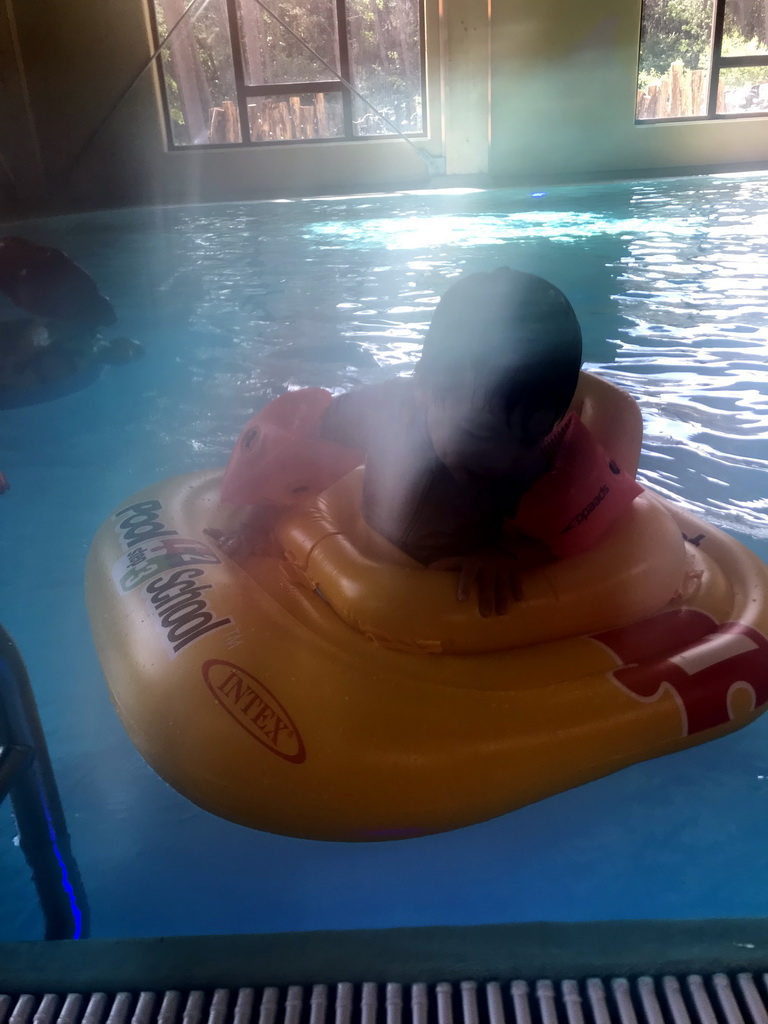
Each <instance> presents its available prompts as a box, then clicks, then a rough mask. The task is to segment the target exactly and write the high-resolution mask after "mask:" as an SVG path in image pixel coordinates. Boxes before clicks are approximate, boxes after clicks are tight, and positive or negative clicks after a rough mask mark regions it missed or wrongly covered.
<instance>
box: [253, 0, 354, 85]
mask: <svg viewBox="0 0 768 1024" xmlns="http://www.w3.org/2000/svg"><path fill="white" fill-rule="evenodd" d="M265 3H266V6H267V7H268V8H269V9H270V10H273V11H274V12H275V13H276V14H277V15H279V17H280V18H281V19H282V20H283V21H284V22H285V24H286V25H289V26H290V27H291V29H292V30H293V31H294V32H295V33H296V35H297V36H298V37H299V39H296V38H295V37H294V36H292V35H291V33H290V32H288V31H287V30H286V29H285V28H283V26H282V25H281V24H280V23H279V22H278V21H276V20H275V18H273V17H272V15H270V14H268V13H267V11H265V10H264V9H263V8H262V7H260V6H259V4H257V3H256V0H238V8H239V13H240V30H241V32H242V36H243V64H244V67H245V81H246V83H247V84H248V85H290V84H291V83H293V82H327V81H329V80H333V79H334V78H336V76H337V75H338V70H339V53H338V45H337V38H338V33H337V31H336V4H335V2H334V0H313V2H312V3H311V4H310V3H304V4H299V3H293V2H290V0H283V2H281V0H265ZM300 40H301V41H300ZM312 50H314V51H315V53H317V54H318V55H319V56H320V57H322V58H323V60H325V61H327V62H328V64H330V66H331V68H332V69H334V70H333V71H332V70H331V69H329V68H327V67H326V66H325V65H324V64H323V62H322V61H321V60H318V59H317V57H315V56H314V55H313V54H312ZM334 71H335V74H334Z"/></svg>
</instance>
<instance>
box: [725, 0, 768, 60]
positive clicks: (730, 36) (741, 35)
mask: <svg viewBox="0 0 768 1024" xmlns="http://www.w3.org/2000/svg"><path fill="white" fill-rule="evenodd" d="M767 35H768V6H766V0H726V3H725V24H724V26H723V55H724V56H726V57H751V56H754V55H766V56H768V45H767V42H768V41H767V40H766V36H767Z"/></svg>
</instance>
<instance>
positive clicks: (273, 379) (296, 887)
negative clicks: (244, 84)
mask: <svg viewBox="0 0 768 1024" xmlns="http://www.w3.org/2000/svg"><path fill="white" fill-rule="evenodd" d="M12 232H16V233H19V234H23V235H25V237H28V238H30V239H31V240H32V241H37V242H45V243H46V244H50V245H54V246H58V247H60V248H63V249H64V250H65V251H67V252H68V253H69V254H70V255H71V256H72V257H73V258H74V259H76V260H77V261H78V262H79V263H81V264H82V265H83V266H84V267H86V269H88V270H89V271H90V272H91V273H93V274H94V276H95V277H96V278H97V280H98V281H99V284H100V286H101V288H102V290H103V291H104V292H105V293H106V294H107V295H109V296H110V298H111V299H112V300H113V302H114V304H115V306H116V308H117V310H118V314H119V316H120V324H119V325H118V329H117V330H118V332H119V333H125V334H129V335H130V336H132V337H135V338H138V339H139V340H141V341H142V342H143V343H144V344H145V346H146V350H147V354H146V357H145V358H144V359H142V360H140V361H138V362H136V363H133V364H130V365H126V366H115V367H106V368H105V370H104V372H103V373H102V376H101V379H100V380H98V381H97V382H96V383H95V384H93V385H91V386H89V387H87V388H84V389H83V390H80V391H77V392H74V393H72V394H70V395H67V396H64V397H61V398H59V399H57V400H56V401H53V402H49V403H45V404H39V405H31V406H28V407H23V408H17V409H7V410H2V411H0V453H1V456H0V469H2V470H4V471H5V473H6V474H7V476H8V478H9V480H10V482H11V485H12V490H11V491H10V492H9V493H8V494H7V495H5V496H3V497H2V498H1V499H0V511H1V512H2V516H3V519H2V524H3V531H2V533H3V539H2V545H3V557H2V566H3V573H2V579H1V580H0V597H1V598H2V600H1V602H0V608H2V622H3V624H4V625H5V626H6V628H7V629H8V630H9V632H10V633H11V635H12V636H13V637H14V638H15V640H16V642H17V644H18V646H19V648H20V650H21V653H22V655H23V657H24V659H25V661H26V663H27V667H28V669H29V673H30V676H31V679H32V682H33V685H34V687H35V691H36V694H37V698H38V702H39V706H40V712H41V717H42V720H43V724H44V726H45V729H46V733H47V736H48V742H49V746H50V750H51V755H52V759H53V763H54V768H55V770H56V774H57V779H58V783H59V788H60V791H61V795H62V799H63V803H64V808H65V811H66V813H67V816H68V822H69V828H70V833H71V836H72V845H73V849H74V852H75V855H76V857H77V860H78V863H79V866H80V870H81V873H82V876H83V880H84V883H85V887H86V890H87V892H88V897H89V901H90V905H91V918H92V934H93V935H94V936H102V937H107V936H142V935H143V936H151V935H172V934H178V935H184V934H204V933H237V932H272V931H288V930H308V929H321V928H337V929H345V928H376V927H394V926H407V925H428V924H478V923H490V922H504V921H518V922H524V921H536V920H551V921H556V920H566V921H581V920H601V919H622V918H656V919H659V918H708V917H718V916H729V917H730V916H757V915H766V914H768V891H766V888H765V886H764V885H763V884H762V878H763V877H764V874H765V871H766V868H768V716H764V717H763V718H761V719H760V720H759V721H758V722H756V723H755V724H753V725H751V726H750V727H749V728H747V729H746V730H743V731H741V732H738V733H736V734H734V735H732V736H730V737H727V738H725V739H722V740H718V741H716V742H714V743H710V744H707V745H705V746H703V747H700V748H696V749H693V750H690V751H686V752H682V753H678V754H675V755H672V756H669V757H666V758H663V759H661V760H657V761H654V762H650V763H648V764H642V765H637V766H635V767H633V768H630V769H627V770H625V771H623V772H621V773H619V774H617V775H614V776H611V777H609V778H606V779H602V780H600V781H598V782H594V783H591V784H589V785H587V786H584V787H581V788H580V789H576V790H573V791H571V792H569V793H564V794H561V795H559V796H557V797H554V798H551V799H549V800H546V801H544V802H542V803H539V804H536V805H534V806H532V807H528V808H524V809H523V810H520V811H517V812H515V813H513V814H509V815H506V816H504V817H502V818H499V819H496V820H494V821H490V822H485V823H483V824H480V825H475V826H473V827H471V828H467V829H462V830H459V831H456V832H452V833H448V834H445V835H439V836H429V837H426V838H423V839H412V840H406V841H403V842H399V843H372V844H364V845H359V844H354V845H344V844H328V843H317V842H311V841H307V840H298V839H288V838H285V837H280V836H272V835H266V834H262V833H258V832H252V831H248V830H246V829H243V828H240V827H238V826H235V825H232V824H229V823H228V822H224V821H220V820H219V819H217V818H215V817H213V816H211V815H208V814H206V813H204V812H203V811H200V810H198V809H197V808H196V807H194V806H193V805H191V804H190V803H188V802H187V801H185V800H184V799H183V798H182V797H180V796H178V795H177V794H176V793H175V792H173V791H172V790H171V789H170V788H169V787H168V786H166V785H165V784H164V783H163V782H161V781H160V779H158V778H157V776H155V775H154V773H153V772H152V771H151V770H150V769H149V768H148V767H147V766H146V765H145V764H144V762H143V761H142V760H141V758H140V757H139V755H138V754H137V753H136V752H135V751H134V748H133V746H132V745H131V744H130V742H129V741H128V739H127V737H126V735H125V733H124V732H123V730H122V727H121V725H120V723H119V721H118V719H117V716H116V714H115V713H114V711H113V710H112V707H111V705H110V702H109V699H108V696H107V691H106V686H105V684H104V681H103V678H102V675H101V671H100V668H99V665H98V662H97V659H96V655H95V652H94V650H93V646H92V643H91V639H90V631H89V627H88V622H87V618H86V614H85V608H84V601H83V594H82V581H83V565H84V560H85V554H86V551H87V548H88V545H89V544H90V541H91V538H92V537H93V534H94V532H95V530H96V528H97V527H98V525H99V523H100V522H101V521H102V520H103V519H104V517H105V516H106V514H107V513H108V512H109V511H110V509H111V508H112V507H114V506H116V505H117V504H118V503H119V502H120V501H121V500H122V499H124V498H126V497H127V496H129V495H130V494H131V493H133V492H134V491H136V490H138V489H139V488H141V487H143V486H146V485H147V484H150V483H152V482H153V481H156V480H160V479H162V478H164V477H167V476H171V475H174V474H177V473H185V472H189V471H192V470H195V469H201V468H204V467H207V466H211V465H218V464H222V463H223V462H224V461H225V460H226V458H227V455H228V452H229V449H230V447H231V444H232V442H233V440H234V438H235V437H236V436H237V434H238V432H239V430H240V428H241V426H242V424H243V423H244V422H245V420H246V419H247V418H248V417H249V416H250V415H251V413H252V411H253V410H254V409H255V408H256V407H258V406H259V405H261V404H263V402H264V401H265V400H266V399H268V398H269V397H271V396H272V395H273V394H276V393H278V392H279V391H281V390H284V389H285V388H286V387H290V386H304V385H313V384H314V385H323V386H327V387H330V388H332V389H341V388H346V387H350V386H353V385H354V384H356V383H363V382H368V381H373V380H378V379H382V378H383V377H386V376H388V375H391V374H393V373H400V372H406V371H407V370H408V369H409V368H410V367H411V366H412V365H413V362H414V359H415V357H416V355H417V353H418V350H419V346H420V339H421V336H422V333H423V330H424V328H425V326H426V324H427V323H428V321H429V318H430V315H431V311H432V309H433V308H434V305H435V303H436V301H437V298H438V296H439V295H440V294H441V293H442V292H443V291H444V290H445V288H446V286H447V283H448V282H449V280H450V279H451V278H452V276H453V275H455V274H458V273H460V272H462V271H464V270H470V271H471V270H479V269H488V268H490V267H492V266H495V265H497V264H498V263H502V262H505V263H509V264H511V265H513V266H516V267H519V268H521V269H525V270H530V271H532V272H535V273H539V274H542V275H544V276H546V277H548V278H550V279H551V280H553V281H554V282H555V283H556V284H557V285H558V286H559V287H561V288H562V289H563V290H564V291H565V293H566V294H567V295H568V297H569V298H570V299H571V301H572V303H573V305H574V307H575V309H576V312H577V314H578V315H579V318H580V320H581V322H582V325H583V328H584V336H585V352H586V365H587V367H588V368H590V369H594V370H597V371H598V372H600V373H603V374H604V375H605V376H607V377H608V378H609V379H611V380H613V381H615V382H616V383H618V384H620V385H622V386H623V387H626V388H627V389H628V390H629V391H630V392H631V393H632V394H633V395H634V396H635V397H636V398H637V399H638V401H639V402H640V404H641V406H642V408H643V413H644V417H645V424H646V437H645V443H644V451H643V458H642V462H641V477H642V479H643V480H644V481H646V482H647V483H649V484H651V485H653V486H654V487H655V488H656V489H657V490H659V491H660V492H661V493H662V494H665V495H667V496H671V497H673V498H675V500H677V501H680V502H681V503H682V504H683V505H685V506H686V507H688V508H690V509H692V510H694V511H695V512H696V513H697V514H700V515H702V516H704V517H705V518H707V519H709V520H710V521H712V522H715V523H716V524H717V525H719V526H722V527H724V528H725V529H727V530H729V531H731V532H733V533H735V534H736V535H737V536H738V537H739V539H741V540H742V541H743V542H745V543H746V544H748V545H749V547H751V548H752V549H753V550H754V551H756V552H757V553H758V554H759V555H760V556H761V557H763V558H765V559H767V560H768V495H766V488H765V484H764V479H765V476H764V471H765V467H766V454H765V439H766V436H768V365H767V364H766V354H767V352H768V304H766V298H768V284H766V282H767V281H768V175H761V174H758V175H741V176H737V175H725V176H714V177H698V178H687V179H673V180H667V181H657V182H635V183H616V184H610V185H605V186H600V187H596V186H591V187H579V188H558V189H555V190H552V191H549V192H546V193H543V192H531V191H530V190H529V191H523V190H514V191H506V190H505V191H497V190H493V191H468V192H464V193H453V194H440V193H405V194H397V195H381V196H364V197H352V198H337V199H317V200H303V201H290V202H269V203H252V204H247V203H244V204H216V205H208V206H199V207H198V206H188V207H175V208H164V209H157V210H150V209H141V210H126V211H110V212H104V213H98V214H89V215H76V216H75V215H73V216H67V217H60V218H55V219H51V220H48V221H45V222H44V221H34V222H28V223H25V224H23V225H21V224H18V225H6V226H5V227H4V229H3V233H4V234H8V233H12ZM11 312H12V310H11V307H6V306H3V307H2V309H0V314H8V315H10V314H11ZM340 340H341V341H343V342H346V345H347V347H346V348H345V347H344V346H342V347H341V348H340V347H339V341H340ZM14 835H15V829H14V825H13V822H12V820H11V818H10V812H9V809H8V807H7V806H6V805H3V807H2V808H0V879H2V882H0V897H1V898H2V900H3V906H4V910H5V913H4V914H3V915H2V917H0V939H26V938H35V937H37V936H38V935H39V934H40V933H41V919H40V913H39V910H38V909H37V906H36V898H35V893H34V890H33V888H32V885H31V883H30V882H29V879H28V877H27V869H26V865H25V862H24V860H23V857H22V856H21V853H20V851H19V849H18V847H17V846H16V845H15V842H14Z"/></svg>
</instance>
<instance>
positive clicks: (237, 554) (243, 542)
mask: <svg viewBox="0 0 768 1024" xmlns="http://www.w3.org/2000/svg"><path fill="white" fill-rule="evenodd" d="M283 511H284V510H283V509H282V508H280V507H279V506H277V505H253V506H251V507H250V508H249V509H248V511H247V512H246V514H245V517H244V518H242V519H240V521H239V522H237V523H236V525H235V526H234V527H232V529H229V530H219V529H215V528H214V527H207V528H206V529H205V530H204V531H203V533H206V534H207V535H208V536H209V537H210V538H211V540H213V542H214V544H215V545H216V546H217V547H218V548H219V550H220V551H223V552H224V554H225V555H228V556H229V557H230V558H231V559H233V561H235V562H242V561H244V560H245V559H246V558H249V557H250V556H252V555H258V554H261V553H262V551H263V550H264V547H265V545H266V543H267V538H268V536H269V533H270V531H271V530H272V528H273V527H274V525H275V523H276V522H277V520H278V519H279V518H280V515H281V514H282V512H283Z"/></svg>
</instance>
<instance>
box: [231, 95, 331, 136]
mask: <svg viewBox="0 0 768 1024" xmlns="http://www.w3.org/2000/svg"><path fill="white" fill-rule="evenodd" d="M248 121H249V123H250V126H251V140H252V141H253V142H278V141H280V140H281V139H282V140H286V139H334V138H338V137H339V136H343V135H344V114H343V111H342V106H341V94H340V93H337V92H325V93H324V92H315V93H300V94H299V95H297V96H257V97H252V98H251V99H249V100H248Z"/></svg>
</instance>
